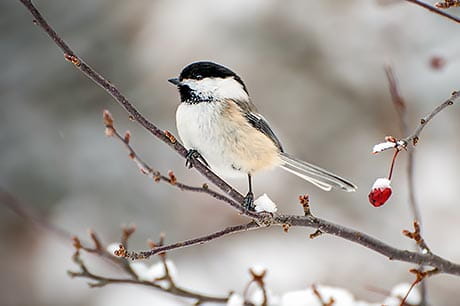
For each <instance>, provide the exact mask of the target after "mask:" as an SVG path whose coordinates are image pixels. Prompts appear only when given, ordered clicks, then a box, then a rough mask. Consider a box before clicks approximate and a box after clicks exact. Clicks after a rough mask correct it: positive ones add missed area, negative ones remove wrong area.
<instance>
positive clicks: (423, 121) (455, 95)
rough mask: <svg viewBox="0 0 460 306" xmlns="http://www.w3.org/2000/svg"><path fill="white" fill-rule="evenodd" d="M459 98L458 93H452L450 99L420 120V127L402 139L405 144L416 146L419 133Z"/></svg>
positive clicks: (459, 93)
mask: <svg viewBox="0 0 460 306" xmlns="http://www.w3.org/2000/svg"><path fill="white" fill-rule="evenodd" d="M459 98H460V91H454V92H452V94H451V95H450V97H449V98H448V99H447V100H445V101H444V102H442V103H441V104H440V105H439V106H437V107H436V108H435V109H434V110H433V111H431V112H430V113H429V114H428V115H426V116H425V117H424V118H422V119H421V120H420V125H419V126H418V127H417V128H416V129H415V131H414V132H413V133H412V135H410V136H408V137H406V138H404V139H403V141H405V142H406V143H409V142H411V141H412V143H413V145H416V144H417V143H418V142H419V140H420V133H421V132H422V131H423V129H424V128H425V127H426V126H427V124H428V123H429V122H430V121H431V119H433V118H434V117H435V116H436V115H437V114H438V113H439V112H440V111H442V110H443V109H445V108H446V107H448V106H451V105H453V104H454V103H455V102H456V101H457V100H458V99H459Z"/></svg>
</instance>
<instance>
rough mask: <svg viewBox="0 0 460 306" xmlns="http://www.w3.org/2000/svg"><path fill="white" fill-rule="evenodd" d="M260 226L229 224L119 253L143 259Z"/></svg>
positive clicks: (125, 256) (255, 224)
mask: <svg viewBox="0 0 460 306" xmlns="http://www.w3.org/2000/svg"><path fill="white" fill-rule="evenodd" d="M257 228H260V226H259V225H258V224H257V223H256V222H255V221H251V222H249V223H246V224H240V225H235V226H229V227H227V228H225V229H223V230H221V231H217V232H214V233H212V234H208V235H205V236H202V237H198V238H193V239H189V240H184V241H181V242H176V243H172V244H168V245H163V246H157V247H155V248H153V249H151V250H148V251H141V252H133V251H131V252H130V251H126V250H125V251H124V252H121V253H120V255H122V257H124V258H129V259H133V260H134V259H145V258H149V257H150V256H153V255H155V254H161V253H163V252H166V251H171V250H176V249H182V248H185V247H189V246H193V245H197V244H204V243H206V242H209V241H212V240H214V239H217V238H220V237H223V236H226V235H229V234H233V233H238V232H245V231H249V230H253V229H257Z"/></svg>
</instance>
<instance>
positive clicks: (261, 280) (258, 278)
mask: <svg viewBox="0 0 460 306" xmlns="http://www.w3.org/2000/svg"><path fill="white" fill-rule="evenodd" d="M249 274H250V275H251V280H250V281H249V282H248V284H247V285H246V287H245V288H244V291H243V297H244V301H245V304H249V303H250V302H248V300H249V297H248V294H249V288H250V287H251V285H252V284H256V285H257V286H258V287H259V289H260V290H261V291H262V297H263V299H262V304H260V306H267V305H268V294H267V288H265V275H267V270H265V269H263V270H261V271H256V270H255V269H253V268H251V269H249Z"/></svg>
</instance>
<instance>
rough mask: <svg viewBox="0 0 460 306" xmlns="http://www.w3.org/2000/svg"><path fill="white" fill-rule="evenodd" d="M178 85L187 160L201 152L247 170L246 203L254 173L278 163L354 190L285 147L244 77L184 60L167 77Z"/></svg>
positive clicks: (214, 163)
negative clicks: (175, 74)
mask: <svg viewBox="0 0 460 306" xmlns="http://www.w3.org/2000/svg"><path fill="white" fill-rule="evenodd" d="M168 81H169V82H171V83H172V84H174V85H176V86H177V88H178V89H179V93H180V99H181V102H182V103H181V104H180V105H179V107H178V108H177V112H176V124H177V130H178V132H179V136H180V138H181V140H182V141H183V143H184V146H185V147H186V148H187V149H188V150H189V154H188V155H187V164H188V165H189V166H190V167H191V165H192V163H191V160H192V159H193V158H200V159H201V160H202V161H204V162H205V163H206V164H207V165H208V166H210V167H211V169H213V170H214V171H215V172H216V173H217V174H219V175H222V176H224V177H240V176H247V177H248V179H249V192H248V194H247V195H246V197H245V201H244V206H245V207H246V208H247V209H251V210H252V209H254V207H253V199H254V195H253V193H252V181H251V177H252V175H253V174H254V173H255V172H257V171H259V170H263V169H269V168H273V167H275V166H279V167H281V168H283V169H284V170H287V171H289V172H291V173H293V174H295V175H297V176H299V177H301V178H303V179H304V180H306V181H308V182H310V183H312V184H314V185H316V186H317V187H319V188H321V189H323V190H326V191H329V190H331V189H332V188H336V189H341V190H344V191H355V190H356V186H355V185H354V184H353V183H351V182H349V181H347V180H345V179H343V178H341V177H339V176H338V175H335V174H333V173H331V172H329V171H326V170H324V169H321V168H320V167H317V166H314V165H312V164H309V163H307V162H304V161H301V160H298V159H296V158H294V157H292V156H290V155H288V154H287V153H285V152H284V150H283V146H282V145H281V142H280V141H279V139H278V138H277V137H276V135H275V133H273V130H272V129H271V128H270V126H269V124H268V122H267V120H265V118H264V117H263V116H262V115H260V114H259V113H258V112H257V109H256V107H255V106H254V104H253V103H252V102H251V99H250V98H249V94H248V90H247V88H246V86H245V85H244V83H243V80H242V79H241V78H240V77H239V76H238V75H237V74H236V73H234V72H233V71H231V70H230V69H228V68H226V67H224V66H221V65H218V64H216V63H213V62H195V63H192V64H190V65H188V66H186V67H185V68H184V69H183V70H182V72H181V73H180V75H179V78H173V79H170V80H168Z"/></svg>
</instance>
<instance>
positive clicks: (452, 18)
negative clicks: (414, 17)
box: [406, 0, 460, 23]
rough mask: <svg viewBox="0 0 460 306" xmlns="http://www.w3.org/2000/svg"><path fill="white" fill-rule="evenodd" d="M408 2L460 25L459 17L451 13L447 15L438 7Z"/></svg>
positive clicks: (412, 1)
mask: <svg viewBox="0 0 460 306" xmlns="http://www.w3.org/2000/svg"><path fill="white" fill-rule="evenodd" d="M406 1H407V2H411V3H414V4H416V5H419V6H421V7H423V8H425V9H427V10H429V11H431V12H433V13H435V14H438V15H441V16H443V17H446V18H448V19H450V20H452V21H455V22H457V23H460V18H458V17H457V16H454V15H451V14H449V13H446V12H444V11H443V10H440V9H438V8H436V7H434V6H432V5H430V4H427V3H425V2H423V1H420V0H406Z"/></svg>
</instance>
